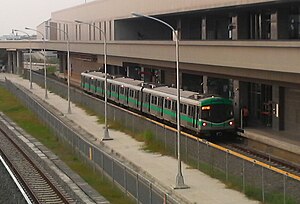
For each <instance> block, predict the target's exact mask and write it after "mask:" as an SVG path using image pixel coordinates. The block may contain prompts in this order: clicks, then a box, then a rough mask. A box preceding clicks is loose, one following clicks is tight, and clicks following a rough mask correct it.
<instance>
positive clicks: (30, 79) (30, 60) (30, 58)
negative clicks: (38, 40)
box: [12, 29, 32, 89]
mask: <svg viewBox="0 0 300 204" xmlns="http://www.w3.org/2000/svg"><path fill="white" fill-rule="evenodd" d="M12 31H13V32H20V33H24V34H26V35H27V36H28V40H29V53H30V54H29V63H30V65H29V69H30V70H29V81H30V89H32V56H31V54H32V49H31V40H30V35H29V34H28V33H26V32H25V31H22V30H17V29H13V30H12Z"/></svg>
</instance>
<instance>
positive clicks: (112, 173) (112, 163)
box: [111, 157, 115, 184]
mask: <svg viewBox="0 0 300 204" xmlns="http://www.w3.org/2000/svg"><path fill="white" fill-rule="evenodd" d="M114 161H115V160H114V159H113V158H112V157H111V171H112V172H111V177H112V181H113V184H114V183H115V176H114V163H115V162H114Z"/></svg>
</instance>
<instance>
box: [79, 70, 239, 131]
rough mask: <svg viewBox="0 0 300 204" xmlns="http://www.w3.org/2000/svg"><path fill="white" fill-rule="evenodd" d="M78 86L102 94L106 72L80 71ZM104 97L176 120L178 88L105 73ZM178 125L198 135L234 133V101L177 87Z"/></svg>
mask: <svg viewBox="0 0 300 204" xmlns="http://www.w3.org/2000/svg"><path fill="white" fill-rule="evenodd" d="M81 88H82V89H83V90H84V91H85V92H87V93H89V94H93V95H96V96H97V97H105V74H104V73H102V72H99V71H86V72H83V73H81ZM106 94H107V99H108V100H110V101H112V102H114V103H115V104H117V105H120V106H123V107H126V108H130V109H132V110H135V111H137V112H139V113H141V114H146V115H149V116H152V117H154V118H156V119H158V120H161V121H165V122H167V123H171V124H174V125H175V124H176V121H177V118H176V112H177V89H176V88H174V87H169V86H166V85H162V84H151V83H145V82H144V81H141V80H135V79H131V78H126V77H117V76H112V75H107V92H106ZM180 125H181V127H182V128H184V129H186V130H188V131H191V132H193V133H195V134H197V135H203V136H215V135H217V136H218V135H224V133H235V132H236V128H235V122H234V113H233V102H232V100H230V99H227V98H223V97H220V96H216V95H206V94H200V93H197V92H193V91H188V90H182V89H180Z"/></svg>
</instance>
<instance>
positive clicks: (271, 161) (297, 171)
mask: <svg viewBox="0 0 300 204" xmlns="http://www.w3.org/2000/svg"><path fill="white" fill-rule="evenodd" d="M38 74H39V73H38ZM52 79H53V80H57V79H55V78H52ZM72 87H73V88H75V89H79V90H81V89H80V87H79V86H76V85H74V84H73V85H72ZM93 97H95V98H98V97H96V96H93ZM100 99H101V98H100ZM111 105H113V106H115V107H118V108H119V109H122V110H124V111H127V112H130V113H132V114H135V115H137V114H138V115H140V114H139V113H137V112H133V111H132V110H128V109H124V108H122V107H119V106H117V105H116V104H111ZM140 117H142V118H145V119H148V120H151V121H153V122H155V123H156V124H158V125H161V126H164V127H166V126H169V124H163V123H162V121H157V120H155V121H154V120H153V118H148V117H147V116H145V115H140ZM169 129H174V127H170V128H169ZM174 131H176V129H174ZM182 134H183V135H185V136H186V137H190V138H193V139H195V140H197V138H199V137H201V135H197V136H195V135H193V134H191V133H190V132H184V131H182ZM239 137H240V136H239ZM233 138H235V137H233ZM244 139H245V138H242V139H241V140H244ZM201 140H202V141H203V142H204V143H206V139H201ZM208 143H211V144H212V145H213V146H214V147H216V148H218V149H221V150H223V151H231V152H236V153H238V154H241V155H244V156H245V157H248V160H249V161H253V162H256V161H259V162H262V163H264V164H266V166H269V167H270V168H272V169H275V168H276V169H280V170H282V171H283V172H281V173H284V174H292V175H295V176H297V177H300V167H299V166H297V165H294V164H291V163H290V162H288V161H284V160H282V159H278V158H276V157H273V156H272V155H270V154H265V153H263V152H259V151H256V150H253V149H250V148H248V147H247V146H246V145H245V144H243V143H240V140H239V141H238V140H232V142H222V141H221V142H219V141H217V140H213V141H208ZM275 171H276V170H275Z"/></svg>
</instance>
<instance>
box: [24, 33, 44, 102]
mask: <svg viewBox="0 0 300 204" xmlns="http://www.w3.org/2000/svg"><path fill="white" fill-rule="evenodd" d="M25 29H26V30H32V31H36V32H38V33H39V34H41V35H42V37H43V44H44V81H45V99H48V93H47V69H46V41H45V35H44V34H43V33H42V32H41V31H38V30H36V29H33V28H28V27H25Z"/></svg>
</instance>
